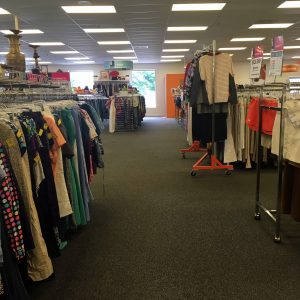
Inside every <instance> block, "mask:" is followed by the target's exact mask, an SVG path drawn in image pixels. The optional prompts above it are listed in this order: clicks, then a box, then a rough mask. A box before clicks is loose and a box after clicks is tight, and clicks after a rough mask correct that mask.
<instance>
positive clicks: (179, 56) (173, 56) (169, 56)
mask: <svg viewBox="0 0 300 300" xmlns="http://www.w3.org/2000/svg"><path fill="white" fill-rule="evenodd" d="M161 58H184V55H163V56H162V57H161Z"/></svg>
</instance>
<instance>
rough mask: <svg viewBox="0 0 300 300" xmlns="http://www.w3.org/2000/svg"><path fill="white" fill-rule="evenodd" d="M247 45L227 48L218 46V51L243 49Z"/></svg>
mask: <svg viewBox="0 0 300 300" xmlns="http://www.w3.org/2000/svg"><path fill="white" fill-rule="evenodd" d="M245 49H247V47H228V48H219V50H220V51H241V50H245Z"/></svg>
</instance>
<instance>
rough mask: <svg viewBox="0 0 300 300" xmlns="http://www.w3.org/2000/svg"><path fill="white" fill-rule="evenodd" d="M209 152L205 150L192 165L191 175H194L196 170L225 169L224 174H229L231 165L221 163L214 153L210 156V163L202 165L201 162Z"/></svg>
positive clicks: (231, 169) (231, 168)
mask: <svg viewBox="0 0 300 300" xmlns="http://www.w3.org/2000/svg"><path fill="white" fill-rule="evenodd" d="M209 154H210V153H209V151H208V150H206V153H205V154H204V155H203V156H202V157H201V158H200V159H199V160H198V161H197V162H196V163H195V164H194V165H193V168H192V173H191V175H192V176H196V172H197V171H201V170H225V171H226V175H231V172H230V171H233V166H232V165H224V164H222V163H221V162H220V161H219V160H218V159H217V157H216V156H215V155H211V156H210V161H211V163H210V165H209V166H203V165H202V163H203V161H204V160H205V159H206V158H207V157H208V156H209Z"/></svg>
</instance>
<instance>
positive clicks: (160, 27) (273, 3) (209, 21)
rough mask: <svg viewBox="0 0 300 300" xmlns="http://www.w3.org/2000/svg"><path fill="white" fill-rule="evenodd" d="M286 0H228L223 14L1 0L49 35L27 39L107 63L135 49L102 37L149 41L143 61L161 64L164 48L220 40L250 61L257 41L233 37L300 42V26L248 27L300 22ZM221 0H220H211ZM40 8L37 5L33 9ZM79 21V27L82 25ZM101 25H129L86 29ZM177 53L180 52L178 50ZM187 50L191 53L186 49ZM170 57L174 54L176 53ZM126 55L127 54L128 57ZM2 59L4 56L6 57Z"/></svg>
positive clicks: (135, 0)
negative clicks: (112, 30) (69, 10)
mask: <svg viewBox="0 0 300 300" xmlns="http://www.w3.org/2000/svg"><path fill="white" fill-rule="evenodd" d="M283 1H284V0H251V1H249V0H227V1H226V0H224V2H227V5H226V6H225V8H224V9H223V11H221V12H205V13H203V12H188V13H187V12H171V6H172V4H173V3H184V2H185V1H182V0H173V1H172V0H163V1H161V0H160V1H158V0H153V1H150V0H147V1H146V0H112V1H105V2H103V1H101V3H97V2H93V3H94V4H101V5H103V4H108V5H109V4H113V5H115V6H116V9H117V14H108V15H78V14H77V15H67V14H66V13H65V12H64V11H63V10H62V9H61V7H60V6H61V5H62V2H61V1H60V0H51V1H40V0H28V1H24V0H14V1H11V0H1V4H0V7H3V8H5V9H7V10H8V11H10V12H11V13H13V14H16V15H18V16H19V17H20V19H21V20H20V24H21V27H22V28H24V29H40V30H42V31H44V32H45V34H44V35H26V36H25V35H24V36H23V38H22V39H24V40H26V41H27V42H39V41H61V42H64V43H66V44H67V45H69V46H70V47H71V48H74V49H76V50H78V51H80V52H81V53H82V54H84V55H87V56H88V57H91V58H93V60H95V61H97V62H99V63H101V62H103V60H104V59H111V58H112V57H113V55H109V54H107V53H106V50H110V49H130V48H131V47H130V45H126V46H99V45H98V44H97V43H96V42H97V40H101V39H102V40H103V39H104V38H105V39H106V40H115V39H121V38H122V39H123V38H124V39H125V38H126V39H128V38H129V40H130V41H131V42H132V43H133V46H135V45H138V46H142V45H148V46H149V48H148V49H136V50H135V52H136V54H137V55H138V57H139V58H140V61H141V62H150V61H151V62H158V61H159V60H160V57H161V55H162V52H161V50H162V49H163V48H189V49H191V52H190V53H188V54H187V55H188V57H191V55H192V53H193V51H195V50H196V49H197V48H201V47H202V45H203V44H208V43H210V42H211V41H212V40H213V39H216V40H217V45H218V46H220V47H221V46H222V47H226V46H227V47H229V46H241V45H245V46H247V50H245V51H240V52H236V53H235V55H234V59H235V60H236V61H238V60H245V59H246V58H247V57H248V56H249V53H250V48H251V47H252V46H255V45H256V44H257V42H256V43H232V42H230V39H231V38H233V37H252V36H263V37H266V40H265V41H263V42H262V44H263V45H264V46H265V49H266V51H269V50H270V40H271V38H272V37H273V36H275V35H278V34H281V33H282V34H283V35H284V37H285V41H286V44H288V45H300V41H296V40H295V39H296V38H298V37H300V33H299V27H300V25H299V24H296V25H295V26H293V27H291V28H289V29H286V30H249V29H248V27H249V26H250V25H252V24H253V23H255V22H258V21H263V22H268V21H272V20H273V21H277V22H295V23H297V22H298V21H299V20H300V17H299V16H300V10H299V9H296V10H289V9H288V10H284V9H278V8H277V6H278V5H280V4H281V3H282V2H283ZM197 2H200V1H199V0H189V1H188V3H197ZM205 2H206V3H207V2H215V0H206V1H205ZM64 4H65V5H76V4H77V2H76V1H64ZM33 8H34V9H33ZM54 16H55V17H54ZM13 24H14V22H13V17H12V16H11V15H1V16H0V29H8V28H11V27H12V26H13ZM76 24H77V25H76ZM201 25H205V26H209V28H208V30H207V31H203V32H188V33H182V32H181V33H178V32H176V33H174V32H166V28H167V26H201ZM93 27H95V28H97V27H103V28H108V27H124V28H125V29H126V33H124V34H119V33H118V34H107V35H106V34H105V35H103V34H90V35H87V34H86V33H85V32H83V30H82V29H81V28H93ZM164 38H168V39H183V38H186V39H197V40H198V43H197V44H195V45H193V44H189V45H182V44H174V45H173V44H169V45H164V44H163V41H164ZM7 49H8V42H7V39H6V38H5V37H3V36H0V51H6V50H7ZM50 50H70V48H69V47H68V46H62V47H41V48H40V50H39V52H40V54H41V57H42V58H43V59H44V58H45V59H46V58H47V60H50V61H53V62H57V63H64V62H65V60H64V56H63V55H62V56H61V55H52V54H50V53H49V51H50ZM22 51H23V52H25V53H26V54H27V53H29V54H30V56H31V55H32V50H31V49H30V48H29V47H28V45H26V44H25V43H24V44H22ZM299 52H300V51H299V50H289V51H286V52H285V55H286V57H291V56H294V55H297V54H299ZM176 54H177V53H176ZM185 54H186V53H185ZM166 55H172V54H170V53H168V54H166ZM124 56H126V55H124ZM0 61H1V56H0Z"/></svg>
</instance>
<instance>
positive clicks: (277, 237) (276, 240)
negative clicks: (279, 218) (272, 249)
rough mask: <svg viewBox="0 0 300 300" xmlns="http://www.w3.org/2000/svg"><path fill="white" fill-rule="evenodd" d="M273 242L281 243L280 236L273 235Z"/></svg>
mask: <svg viewBox="0 0 300 300" xmlns="http://www.w3.org/2000/svg"><path fill="white" fill-rule="evenodd" d="M274 243H276V244H280V243H281V237H280V236H276V235H275V237H274Z"/></svg>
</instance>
